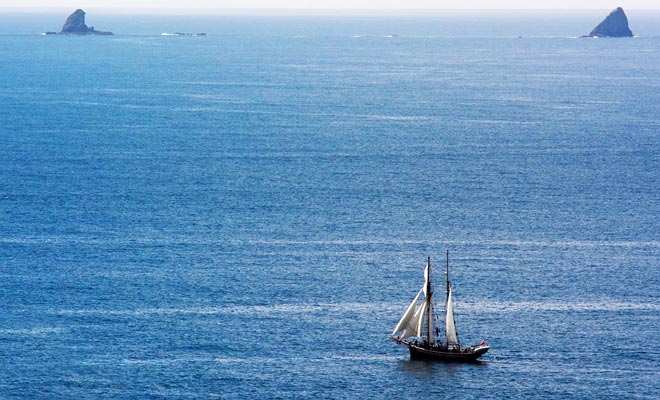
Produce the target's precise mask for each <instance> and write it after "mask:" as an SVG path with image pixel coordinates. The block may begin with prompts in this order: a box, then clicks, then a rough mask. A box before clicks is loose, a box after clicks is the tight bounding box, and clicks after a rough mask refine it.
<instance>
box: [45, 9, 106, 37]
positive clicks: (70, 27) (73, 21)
mask: <svg viewBox="0 0 660 400" xmlns="http://www.w3.org/2000/svg"><path fill="white" fill-rule="evenodd" d="M45 34H46V35H113V33H112V32H104V31H97V30H96V29H94V27H93V26H87V25H86V24H85V11H83V10H81V9H77V10H76V11H74V12H73V14H71V15H69V17H68V18H67V19H66V21H65V22H64V25H63V26H62V30H61V31H60V32H46V33H45Z"/></svg>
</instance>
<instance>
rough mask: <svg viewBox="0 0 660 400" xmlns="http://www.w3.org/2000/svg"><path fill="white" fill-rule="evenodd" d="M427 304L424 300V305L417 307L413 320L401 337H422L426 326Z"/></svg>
mask: <svg viewBox="0 0 660 400" xmlns="http://www.w3.org/2000/svg"><path fill="white" fill-rule="evenodd" d="M426 304H427V302H426V301H425V302H423V303H422V305H421V306H420V307H419V308H418V309H417V312H415V315H414V316H413V318H412V320H410V323H409V324H408V327H406V330H405V331H403V333H402V334H401V339H405V338H409V337H413V336H417V337H422V329H423V327H424V314H426Z"/></svg>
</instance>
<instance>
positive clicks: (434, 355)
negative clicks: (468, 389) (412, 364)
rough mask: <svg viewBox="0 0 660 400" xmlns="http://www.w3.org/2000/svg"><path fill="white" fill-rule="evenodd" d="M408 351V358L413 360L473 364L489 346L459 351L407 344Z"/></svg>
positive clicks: (471, 347)
mask: <svg viewBox="0 0 660 400" xmlns="http://www.w3.org/2000/svg"><path fill="white" fill-rule="evenodd" d="M408 349H409V350H410V358H411V359H413V360H440V361H457V362H475V361H477V359H478V358H479V357H481V356H482V355H484V354H486V353H487V352H488V350H489V349H490V346H484V345H482V346H470V347H466V348H464V349H461V350H458V349H456V350H450V349H447V348H445V347H422V346H418V345H414V344H409V345H408Z"/></svg>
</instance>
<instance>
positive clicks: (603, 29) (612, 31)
mask: <svg viewBox="0 0 660 400" xmlns="http://www.w3.org/2000/svg"><path fill="white" fill-rule="evenodd" d="M632 36H633V33H632V31H631V30H630V27H629V26H628V17H626V13H625V12H624V11H623V8H621V7H617V8H616V9H614V10H613V11H612V12H611V13H610V14H609V15H608V16H607V17H605V19H604V20H603V21H602V22H601V23H600V24H598V25H597V26H596V27H595V28H594V29H593V30H592V31H591V33H589V34H588V35H584V36H582V37H592V38H601V37H632Z"/></svg>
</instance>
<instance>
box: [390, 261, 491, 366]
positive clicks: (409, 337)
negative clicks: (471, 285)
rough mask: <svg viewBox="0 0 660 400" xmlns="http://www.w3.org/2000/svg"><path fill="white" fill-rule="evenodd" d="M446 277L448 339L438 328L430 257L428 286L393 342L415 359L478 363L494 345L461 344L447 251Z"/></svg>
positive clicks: (412, 305) (408, 311)
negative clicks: (404, 347)
mask: <svg viewBox="0 0 660 400" xmlns="http://www.w3.org/2000/svg"><path fill="white" fill-rule="evenodd" d="M446 274H447V299H446V306H445V337H444V339H445V340H444V341H442V337H440V329H439V328H438V327H437V323H436V322H437V321H436V318H435V313H434V311H435V309H434V307H433V286H432V285H431V257H429V258H428V260H427V262H426V268H425V269H424V280H425V282H424V285H423V286H422V288H421V289H420V290H419V292H418V293H417V296H415V299H414V300H413V301H412V303H410V305H409V306H408V308H407V309H406V311H405V312H404V313H403V316H402V317H401V320H400V321H399V323H398V324H397V325H396V328H394V331H393V332H392V334H391V335H390V339H392V340H393V341H395V342H397V343H398V344H401V345H404V346H407V347H408V349H409V350H410V358H411V359H421V360H445V361H476V360H477V359H478V358H479V357H481V356H482V355H484V354H485V353H486V352H488V350H489V349H490V346H488V345H486V341H485V340H482V341H481V343H480V344H477V345H472V346H467V347H461V343H460V342H459V341H458V333H457V332H456V324H455V322H454V305H453V302H452V287H451V282H450V281H449V251H447V272H446ZM422 294H424V298H423V301H422V302H421V304H418V302H419V299H420V297H421V296H422ZM397 334H398V335H397ZM395 335H396V336H395Z"/></svg>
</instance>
